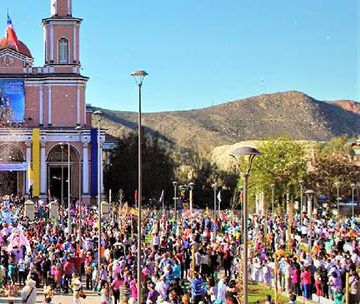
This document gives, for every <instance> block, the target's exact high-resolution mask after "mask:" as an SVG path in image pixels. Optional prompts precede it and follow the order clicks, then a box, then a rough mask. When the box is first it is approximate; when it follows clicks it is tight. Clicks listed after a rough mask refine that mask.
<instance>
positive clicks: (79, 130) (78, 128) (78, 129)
mask: <svg viewBox="0 0 360 304" xmlns="http://www.w3.org/2000/svg"><path fill="white" fill-rule="evenodd" d="M75 130H77V131H78V134H79V142H81V126H77V127H76V128H75ZM78 169H79V170H78V174H79V190H78V191H79V230H78V238H79V243H80V247H81V207H82V206H81V200H82V197H81V156H80V153H79V168H78Z"/></svg>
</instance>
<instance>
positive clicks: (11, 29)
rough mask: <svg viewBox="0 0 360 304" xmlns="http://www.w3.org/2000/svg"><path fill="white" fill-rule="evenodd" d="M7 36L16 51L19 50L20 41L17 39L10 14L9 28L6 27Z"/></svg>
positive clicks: (8, 17) (8, 18) (8, 19)
mask: <svg viewBox="0 0 360 304" xmlns="http://www.w3.org/2000/svg"><path fill="white" fill-rule="evenodd" d="M5 36H6V38H7V39H8V41H9V42H10V43H12V44H14V46H15V47H16V49H19V40H18V39H17V36H16V33H15V29H14V26H13V24H12V21H11V19H10V16H9V13H8V14H7V27H6V33H5Z"/></svg>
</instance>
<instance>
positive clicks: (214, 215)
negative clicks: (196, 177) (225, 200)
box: [211, 183, 217, 218]
mask: <svg viewBox="0 0 360 304" xmlns="http://www.w3.org/2000/svg"><path fill="white" fill-rule="evenodd" d="M211 188H212V189H213V191H214V211H213V217H214V218H215V217H216V190H217V184H216V183H213V184H212V185H211Z"/></svg>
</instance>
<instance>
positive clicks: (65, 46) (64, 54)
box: [59, 38, 69, 64]
mask: <svg viewBox="0 0 360 304" xmlns="http://www.w3.org/2000/svg"><path fill="white" fill-rule="evenodd" d="M59 63H63V64H64V63H69V41H68V40H67V39H66V38H61V39H60V40H59Z"/></svg>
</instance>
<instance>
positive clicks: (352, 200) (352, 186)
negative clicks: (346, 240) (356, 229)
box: [350, 183, 356, 217]
mask: <svg viewBox="0 0 360 304" xmlns="http://www.w3.org/2000/svg"><path fill="white" fill-rule="evenodd" d="M350 186H351V215H352V217H354V215H355V212H354V205H355V200H354V198H355V187H356V185H355V184H354V183H352V184H351V185H350Z"/></svg>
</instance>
